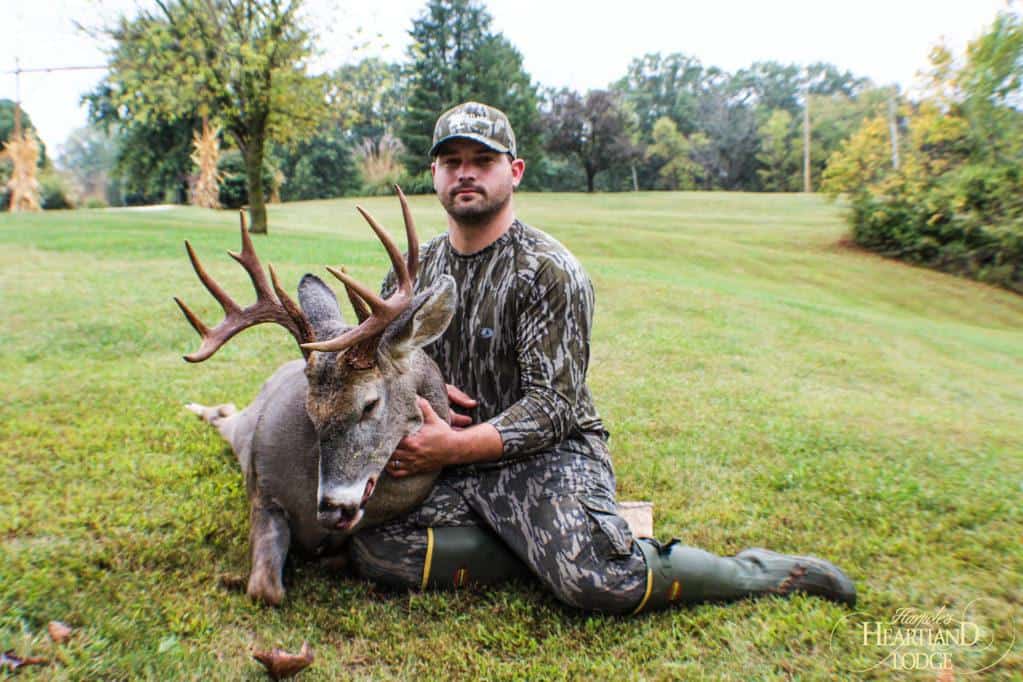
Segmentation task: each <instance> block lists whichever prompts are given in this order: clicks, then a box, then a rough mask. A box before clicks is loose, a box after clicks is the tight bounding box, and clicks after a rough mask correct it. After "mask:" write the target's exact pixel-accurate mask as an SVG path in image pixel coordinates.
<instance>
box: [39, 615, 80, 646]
mask: <svg viewBox="0 0 1023 682" xmlns="http://www.w3.org/2000/svg"><path fill="white" fill-rule="evenodd" d="M46 629H47V630H49V631H50V639H52V640H53V641H54V642H56V643H57V644H63V643H64V642H66V641H68V640H69V639H71V633H72V632H74V628H72V627H71V626H70V625H68V624H67V623H62V622H60V621H59V620H51V621H50V624H49V625H47V626H46Z"/></svg>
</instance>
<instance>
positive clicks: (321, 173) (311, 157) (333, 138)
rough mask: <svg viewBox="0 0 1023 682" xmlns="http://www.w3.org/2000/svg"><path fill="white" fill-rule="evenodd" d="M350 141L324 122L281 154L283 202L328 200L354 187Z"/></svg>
mask: <svg viewBox="0 0 1023 682" xmlns="http://www.w3.org/2000/svg"><path fill="white" fill-rule="evenodd" d="M353 153H354V150H353V148H352V141H351V140H350V139H349V138H348V136H346V135H345V134H344V132H343V131H342V130H341V129H340V128H339V127H338V126H336V125H332V124H328V125H327V126H324V127H323V128H321V130H320V131H319V132H318V133H317V134H316V135H314V136H313V137H310V138H309V139H306V140H302V141H301V142H299V143H297V144H295V145H293V146H291V147H288V148H286V149H284V150H283V151H282V152H281V153H280V156H281V171H282V172H283V173H284V177H285V180H284V186H283V187H282V188H281V198H283V199H284V200H285V201H296V200H304V199H330V198H333V197H340V196H343V195H345V194H347V193H348V192H350V191H353V190H355V189H358V187H359V177H358V173H357V172H356V170H355V163H354V159H353Z"/></svg>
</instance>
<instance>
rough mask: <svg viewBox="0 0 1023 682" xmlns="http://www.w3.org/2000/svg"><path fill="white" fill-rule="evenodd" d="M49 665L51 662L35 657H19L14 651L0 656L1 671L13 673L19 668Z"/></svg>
mask: <svg viewBox="0 0 1023 682" xmlns="http://www.w3.org/2000/svg"><path fill="white" fill-rule="evenodd" d="M47 663H49V661H47V660H46V659H45V658H36V657H34V656H29V657H28V658H22V657H20V656H17V655H15V653H14V650H13V649H11V650H10V651H5V652H3V653H2V654H0V670H7V671H8V672H12V673H13V672H14V671H15V670H17V669H18V668H22V667H24V666H26V665H46V664H47Z"/></svg>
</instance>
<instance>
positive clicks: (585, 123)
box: [543, 89, 638, 192]
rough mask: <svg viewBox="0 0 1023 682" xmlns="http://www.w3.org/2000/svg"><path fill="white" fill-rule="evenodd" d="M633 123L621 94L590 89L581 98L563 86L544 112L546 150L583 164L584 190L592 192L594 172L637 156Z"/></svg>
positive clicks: (595, 173) (626, 161)
mask: <svg viewBox="0 0 1023 682" xmlns="http://www.w3.org/2000/svg"><path fill="white" fill-rule="evenodd" d="M633 126H634V121H633V120H632V117H631V115H630V113H629V111H628V110H627V109H626V108H625V106H624V105H623V104H622V101H621V98H620V96H619V95H618V94H617V93H613V92H611V91H609V90H590V91H589V92H588V93H586V96H585V97H583V96H582V95H580V94H579V93H577V92H574V91H572V90H568V89H563V90H561V91H559V92H557V93H555V94H554V95H553V96H552V97H551V98H550V101H549V103H548V106H547V109H546V111H545V112H544V114H543V128H544V130H545V131H546V133H547V149H548V151H550V152H553V153H555V154H561V155H563V156H567V157H570V158H573V159H575V160H576V161H577V162H578V163H579V164H580V165H582V167H583V171H584V172H585V174H586V191H587V192H592V191H593V186H594V183H593V180H594V177H595V176H596V175H597V173H599V172H600V171H603V170H607V169H609V168H611V167H612V166H614V165H616V164H625V163H628V162H629V161H630V160H632V159H633V158H636V156H637V154H638V149H637V147H636V145H635V144H634V143H633V141H632V138H631V136H630V132H631V128H632V127H633Z"/></svg>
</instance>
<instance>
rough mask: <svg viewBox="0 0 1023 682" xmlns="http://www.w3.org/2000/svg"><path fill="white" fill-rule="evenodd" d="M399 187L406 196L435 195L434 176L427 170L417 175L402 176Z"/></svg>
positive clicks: (399, 179) (405, 174)
mask: <svg viewBox="0 0 1023 682" xmlns="http://www.w3.org/2000/svg"><path fill="white" fill-rule="evenodd" d="M398 185H399V186H400V187H401V191H402V192H404V193H405V194H433V176H432V175H430V171H428V170H426V171H423V172H422V173H418V174H416V175H409V174H408V173H404V174H402V176H401V177H399V178H398Z"/></svg>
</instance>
